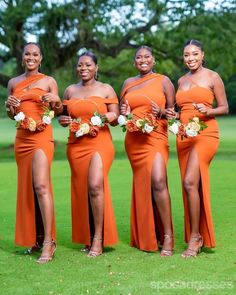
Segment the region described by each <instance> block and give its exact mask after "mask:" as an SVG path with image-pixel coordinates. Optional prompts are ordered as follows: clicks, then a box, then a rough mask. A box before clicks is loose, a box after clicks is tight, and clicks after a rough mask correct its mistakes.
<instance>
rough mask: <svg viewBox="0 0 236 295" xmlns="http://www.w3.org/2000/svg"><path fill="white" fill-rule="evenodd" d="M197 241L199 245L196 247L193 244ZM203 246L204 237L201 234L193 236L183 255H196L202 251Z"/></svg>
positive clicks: (188, 256) (185, 256) (184, 256)
mask: <svg viewBox="0 0 236 295" xmlns="http://www.w3.org/2000/svg"><path fill="white" fill-rule="evenodd" d="M195 243H198V246H196V247H194V246H193V244H195ZM202 246H203V238H202V236H201V235H198V236H196V237H192V238H191V239H190V241H189V243H188V249H187V250H185V251H184V252H183V253H182V255H181V256H182V257H183V258H190V257H196V256H197V255H198V254H199V253H200V252H201V249H202Z"/></svg>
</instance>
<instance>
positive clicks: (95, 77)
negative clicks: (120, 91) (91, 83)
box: [94, 71, 98, 80]
mask: <svg viewBox="0 0 236 295" xmlns="http://www.w3.org/2000/svg"><path fill="white" fill-rule="evenodd" d="M94 79H95V80H97V79H98V71H96V72H95V76H94Z"/></svg>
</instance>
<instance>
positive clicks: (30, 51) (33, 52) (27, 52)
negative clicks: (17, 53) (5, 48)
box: [22, 44, 42, 71]
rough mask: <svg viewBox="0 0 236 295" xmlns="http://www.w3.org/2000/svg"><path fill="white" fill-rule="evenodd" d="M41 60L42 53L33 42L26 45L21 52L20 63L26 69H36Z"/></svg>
mask: <svg viewBox="0 0 236 295" xmlns="http://www.w3.org/2000/svg"><path fill="white" fill-rule="evenodd" d="M41 61H42V54H41V51H40V49H39V47H38V46H36V45H34V44H29V45H26V46H25V48H24V51H23V54H22V64H23V65H24V66H25V68H26V70H28V71H34V70H38V69H39V67H40V64H41Z"/></svg>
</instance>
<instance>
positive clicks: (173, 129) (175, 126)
mask: <svg viewBox="0 0 236 295" xmlns="http://www.w3.org/2000/svg"><path fill="white" fill-rule="evenodd" d="M168 129H169V130H170V131H171V132H172V133H174V134H175V135H176V134H178V132H179V124H178V123H173V124H172V125H171V126H169V128H168Z"/></svg>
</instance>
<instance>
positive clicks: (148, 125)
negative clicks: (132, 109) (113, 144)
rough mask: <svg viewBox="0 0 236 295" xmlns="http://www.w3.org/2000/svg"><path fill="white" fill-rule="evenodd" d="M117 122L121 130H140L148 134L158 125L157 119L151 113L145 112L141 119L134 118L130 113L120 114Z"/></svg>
mask: <svg viewBox="0 0 236 295" xmlns="http://www.w3.org/2000/svg"><path fill="white" fill-rule="evenodd" d="M118 124H119V126H120V127H121V128H122V131H123V132H125V131H129V132H134V131H141V132H143V133H148V134H149V133H151V132H152V131H153V130H155V129H156V128H157V127H158V125H157V120H156V118H155V116H154V115H153V114H146V115H145V116H144V117H143V118H142V119H135V118H134V116H133V115H132V114H129V115H127V116H123V115H120V116H119V117H118Z"/></svg>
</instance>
